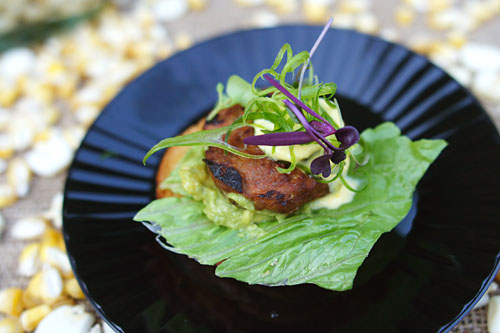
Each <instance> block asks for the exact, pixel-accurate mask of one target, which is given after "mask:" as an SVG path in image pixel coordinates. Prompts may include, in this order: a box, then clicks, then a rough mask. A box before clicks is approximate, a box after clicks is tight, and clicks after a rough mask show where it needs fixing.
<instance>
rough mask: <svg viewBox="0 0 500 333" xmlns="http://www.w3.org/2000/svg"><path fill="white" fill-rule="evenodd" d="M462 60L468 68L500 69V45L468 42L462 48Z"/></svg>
mask: <svg viewBox="0 0 500 333" xmlns="http://www.w3.org/2000/svg"><path fill="white" fill-rule="evenodd" d="M459 57H460V61H461V62H462V63H463V64H464V65H465V66H467V67H468V68H470V69H472V70H476V71H481V70H485V71H491V72H494V71H500V47H498V46H493V45H488V44H479V43H467V44H465V45H464V47H463V48H462V49H461V50H460V53H459Z"/></svg>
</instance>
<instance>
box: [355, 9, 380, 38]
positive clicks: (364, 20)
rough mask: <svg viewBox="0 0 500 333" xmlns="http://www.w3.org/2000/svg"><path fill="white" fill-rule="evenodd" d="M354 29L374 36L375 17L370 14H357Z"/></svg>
mask: <svg viewBox="0 0 500 333" xmlns="http://www.w3.org/2000/svg"><path fill="white" fill-rule="evenodd" d="M354 27H355V28H356V29H357V30H359V31H361V32H364V33H367V34H374V33H375V32H377V30H378V20H377V17H376V16H375V15H374V14H371V13H362V14H359V15H358V16H357V17H356V19H355V23H354Z"/></svg>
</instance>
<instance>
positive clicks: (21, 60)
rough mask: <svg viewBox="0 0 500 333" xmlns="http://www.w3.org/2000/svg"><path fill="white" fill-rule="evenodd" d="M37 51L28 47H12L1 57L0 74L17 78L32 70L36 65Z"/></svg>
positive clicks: (4, 76) (8, 77) (11, 78)
mask: <svg viewBox="0 0 500 333" xmlns="http://www.w3.org/2000/svg"><path fill="white" fill-rule="evenodd" d="M35 58H36V56H35V53H34V52H33V51H32V50H31V49H29V48H26V47H19V48H14V49H10V50H8V51H6V52H4V53H3V54H2V56H1V58H0V76H2V77H3V78H7V79H10V80H17V79H19V78H20V77H21V76H23V75H27V74H28V73H30V72H31V71H32V69H33V68H34V65H35Z"/></svg>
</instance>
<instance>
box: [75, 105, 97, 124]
mask: <svg viewBox="0 0 500 333" xmlns="http://www.w3.org/2000/svg"><path fill="white" fill-rule="evenodd" d="M100 111H101V110H100V108H99V107H97V106H94V105H84V106H81V107H79V108H78V109H76V111H75V113H76V119H77V120H78V122H79V123H80V124H82V125H84V126H85V127H89V126H90V125H92V123H93V122H94V120H95V119H96V118H97V116H98V115H99V113H100Z"/></svg>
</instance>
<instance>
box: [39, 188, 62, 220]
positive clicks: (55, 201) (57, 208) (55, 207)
mask: <svg viewBox="0 0 500 333" xmlns="http://www.w3.org/2000/svg"><path fill="white" fill-rule="evenodd" d="M62 208H63V194H62V192H59V193H57V194H56V195H54V197H53V198H52V202H51V204H50V208H49V210H48V211H46V212H45V213H44V217H45V218H47V219H49V220H51V221H52V225H53V226H54V227H55V228H57V229H61V227H62Z"/></svg>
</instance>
